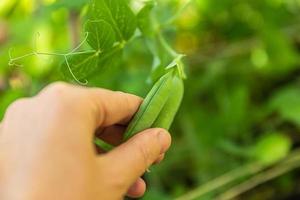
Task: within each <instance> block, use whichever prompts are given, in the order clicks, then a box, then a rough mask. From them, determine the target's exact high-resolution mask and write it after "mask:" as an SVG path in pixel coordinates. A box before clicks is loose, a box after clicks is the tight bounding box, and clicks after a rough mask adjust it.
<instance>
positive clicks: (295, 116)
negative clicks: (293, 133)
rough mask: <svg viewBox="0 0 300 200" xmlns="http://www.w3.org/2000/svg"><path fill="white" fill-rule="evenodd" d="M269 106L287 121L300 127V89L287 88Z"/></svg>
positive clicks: (274, 97) (275, 96)
mask: <svg viewBox="0 0 300 200" xmlns="http://www.w3.org/2000/svg"><path fill="white" fill-rule="evenodd" d="M269 106H270V108H271V110H272V111H276V112H278V113H279V115H280V116H281V117H282V118H283V119H284V120H287V121H290V122H292V123H294V124H296V125H298V126H300V89H299V87H286V88H284V89H282V90H280V91H279V92H277V93H276V94H275V95H274V96H273V97H272V99H271V101H270V103H269Z"/></svg>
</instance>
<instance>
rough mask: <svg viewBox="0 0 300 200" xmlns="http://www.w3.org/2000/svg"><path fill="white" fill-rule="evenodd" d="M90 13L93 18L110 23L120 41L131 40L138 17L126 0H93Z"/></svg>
mask: <svg viewBox="0 0 300 200" xmlns="http://www.w3.org/2000/svg"><path fill="white" fill-rule="evenodd" d="M90 13H91V17H90V19H91V20H104V21H106V22H107V23H108V24H110V25H111V26H112V28H113V30H114V31H115V33H116V35H117V39H118V41H127V40H129V39H130V38H131V37H132V35H133V34H134V32H135V30H136V27H137V22H136V17H135V15H134V13H133V12H132V10H131V9H130V8H129V6H128V4H127V2H126V1H125V0H93V1H92V3H91V6H90Z"/></svg>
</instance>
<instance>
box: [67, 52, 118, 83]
mask: <svg viewBox="0 0 300 200" xmlns="http://www.w3.org/2000/svg"><path fill="white" fill-rule="evenodd" d="M121 53H122V48H121V46H115V47H113V48H111V49H109V50H107V51H105V52H102V53H100V52H87V53H81V54H76V53H75V54H73V55H70V56H68V57H67V58H68V63H67V62H64V63H63V64H62V66H61V68H62V69H61V70H62V72H63V75H64V76H65V78H66V79H68V80H74V79H75V80H77V82H82V83H84V82H85V80H86V79H87V78H89V77H92V76H96V75H97V72H99V71H100V69H102V68H105V67H110V66H112V65H114V64H115V63H116V61H118V60H120V59H116V58H120V57H121V56H120V54H121ZM68 64H69V65H68Z"/></svg>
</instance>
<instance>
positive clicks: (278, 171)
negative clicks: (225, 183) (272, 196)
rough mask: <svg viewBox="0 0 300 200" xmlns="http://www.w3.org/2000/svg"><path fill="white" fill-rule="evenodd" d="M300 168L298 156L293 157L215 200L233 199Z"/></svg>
mask: <svg viewBox="0 0 300 200" xmlns="http://www.w3.org/2000/svg"><path fill="white" fill-rule="evenodd" d="M298 167H300V154H299V153H298V154H297V155H294V156H293V160H288V161H286V162H283V163H281V164H279V165H278V166H275V167H273V168H272V169H269V170H267V171H265V172H262V173H260V174H258V175H256V176H254V177H252V178H251V179H249V180H247V181H245V182H243V183H241V184H239V185H237V186H235V187H233V188H231V189H230V190H228V191H227V192H225V193H223V194H221V195H220V196H218V197H217V198H216V199H217V200H229V199H233V198H235V197H237V196H239V195H241V194H242V193H244V192H246V191H249V190H250V189H253V188H255V187H256V186H258V185H260V184H262V183H264V182H267V181H269V180H272V179H274V178H276V177H278V176H281V175H283V174H285V173H287V172H289V171H291V170H294V169H296V168H298Z"/></svg>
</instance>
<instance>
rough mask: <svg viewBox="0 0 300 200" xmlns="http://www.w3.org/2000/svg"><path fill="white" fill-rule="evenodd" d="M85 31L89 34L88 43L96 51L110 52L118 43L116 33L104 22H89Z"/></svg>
mask: <svg viewBox="0 0 300 200" xmlns="http://www.w3.org/2000/svg"><path fill="white" fill-rule="evenodd" d="M85 31H86V32H87V33H88V38H87V42H88V43H89V45H90V46H91V47H92V48H93V49H95V50H99V51H105V50H108V49H110V48H111V47H112V46H113V44H114V42H115V41H116V36H115V32H114V31H113V29H112V27H111V25H110V24H108V23H107V22H105V21H104V20H97V21H88V22H87V23H86V25H85Z"/></svg>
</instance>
